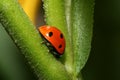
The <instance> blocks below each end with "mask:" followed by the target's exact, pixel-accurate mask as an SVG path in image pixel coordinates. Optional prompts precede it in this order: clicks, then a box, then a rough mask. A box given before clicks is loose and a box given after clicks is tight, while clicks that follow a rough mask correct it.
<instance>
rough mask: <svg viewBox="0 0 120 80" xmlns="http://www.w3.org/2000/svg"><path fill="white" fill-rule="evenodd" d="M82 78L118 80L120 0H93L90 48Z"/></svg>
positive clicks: (119, 69) (88, 79)
mask: <svg viewBox="0 0 120 80" xmlns="http://www.w3.org/2000/svg"><path fill="white" fill-rule="evenodd" d="M82 73H83V77H84V80H120V0H95V12H94V32H93V41H92V50H91V53H90V57H89V59H88V62H87V64H86V66H85V67H84V69H83V70H82Z"/></svg>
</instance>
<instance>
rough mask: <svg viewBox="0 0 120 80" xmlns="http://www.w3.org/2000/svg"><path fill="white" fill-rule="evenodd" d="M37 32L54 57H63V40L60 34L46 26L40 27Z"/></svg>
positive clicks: (53, 28)
mask: <svg viewBox="0 0 120 80" xmlns="http://www.w3.org/2000/svg"><path fill="white" fill-rule="evenodd" d="M38 30H39V32H40V34H41V35H42V36H43V38H44V39H45V41H46V42H45V43H46V45H47V46H48V48H49V50H50V51H52V53H53V54H54V55H55V56H60V55H63V53H64V50H65V38H64V36H63V34H62V32H61V31H60V30H59V29H57V28H56V27H53V26H47V25H44V26H40V27H39V28H38Z"/></svg>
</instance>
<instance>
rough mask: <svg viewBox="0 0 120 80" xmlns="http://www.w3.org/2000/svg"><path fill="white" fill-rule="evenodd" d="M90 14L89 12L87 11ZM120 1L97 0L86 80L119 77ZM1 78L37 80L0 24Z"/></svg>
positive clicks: (84, 71)
mask: <svg viewBox="0 0 120 80" xmlns="http://www.w3.org/2000/svg"><path fill="white" fill-rule="evenodd" d="M88 14H89V13H88ZM119 21H120V0H96V1H95V11H94V32H93V41H92V49H91V53H90V57H89V59H88V62H87V63H86V65H85V67H84V68H83V70H82V74H83V77H84V80H120V22H119ZM0 80H37V79H36V76H35V75H34V74H33V73H32V72H31V69H30V68H29V66H28V65H27V64H26V61H25V59H24V57H23V55H21V54H20V52H19V50H18V49H17V48H16V46H15V45H14V43H13V42H12V40H11V38H10V37H9V36H8V34H7V33H6V32H5V30H4V29H3V27H1V25H0Z"/></svg>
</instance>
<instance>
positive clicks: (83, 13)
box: [71, 0, 94, 76]
mask: <svg viewBox="0 0 120 80" xmlns="http://www.w3.org/2000/svg"><path fill="white" fill-rule="evenodd" d="M93 7H94V0H72V10H71V13H72V16H71V17H72V20H71V22H72V44H73V52H74V75H75V76H78V74H79V73H80V71H81V69H82V68H83V67H84V65H85V63H86V61H87V59H88V56H89V53H90V49H91V39H92V30H93V11H94V8H93Z"/></svg>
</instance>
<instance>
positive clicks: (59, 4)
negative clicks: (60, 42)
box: [44, 0, 73, 75]
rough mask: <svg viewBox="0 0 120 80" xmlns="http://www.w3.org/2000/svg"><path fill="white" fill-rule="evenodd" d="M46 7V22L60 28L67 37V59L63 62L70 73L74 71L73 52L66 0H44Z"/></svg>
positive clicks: (65, 56) (65, 54) (65, 55)
mask: <svg viewBox="0 0 120 80" xmlns="http://www.w3.org/2000/svg"><path fill="white" fill-rule="evenodd" d="M44 9H45V17H46V23H47V24H48V25H51V26H55V27H57V28H59V29H60V30H61V31H62V32H63V34H64V36H65V39H66V48H65V52H64V56H63V57H64V58H65V60H64V61H63V63H64V64H65V67H66V70H67V71H68V73H69V74H71V75H72V73H73V53H72V47H71V44H70V40H71V37H70V35H69V34H70V32H69V29H68V27H67V23H66V16H65V1H64V0H44Z"/></svg>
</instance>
